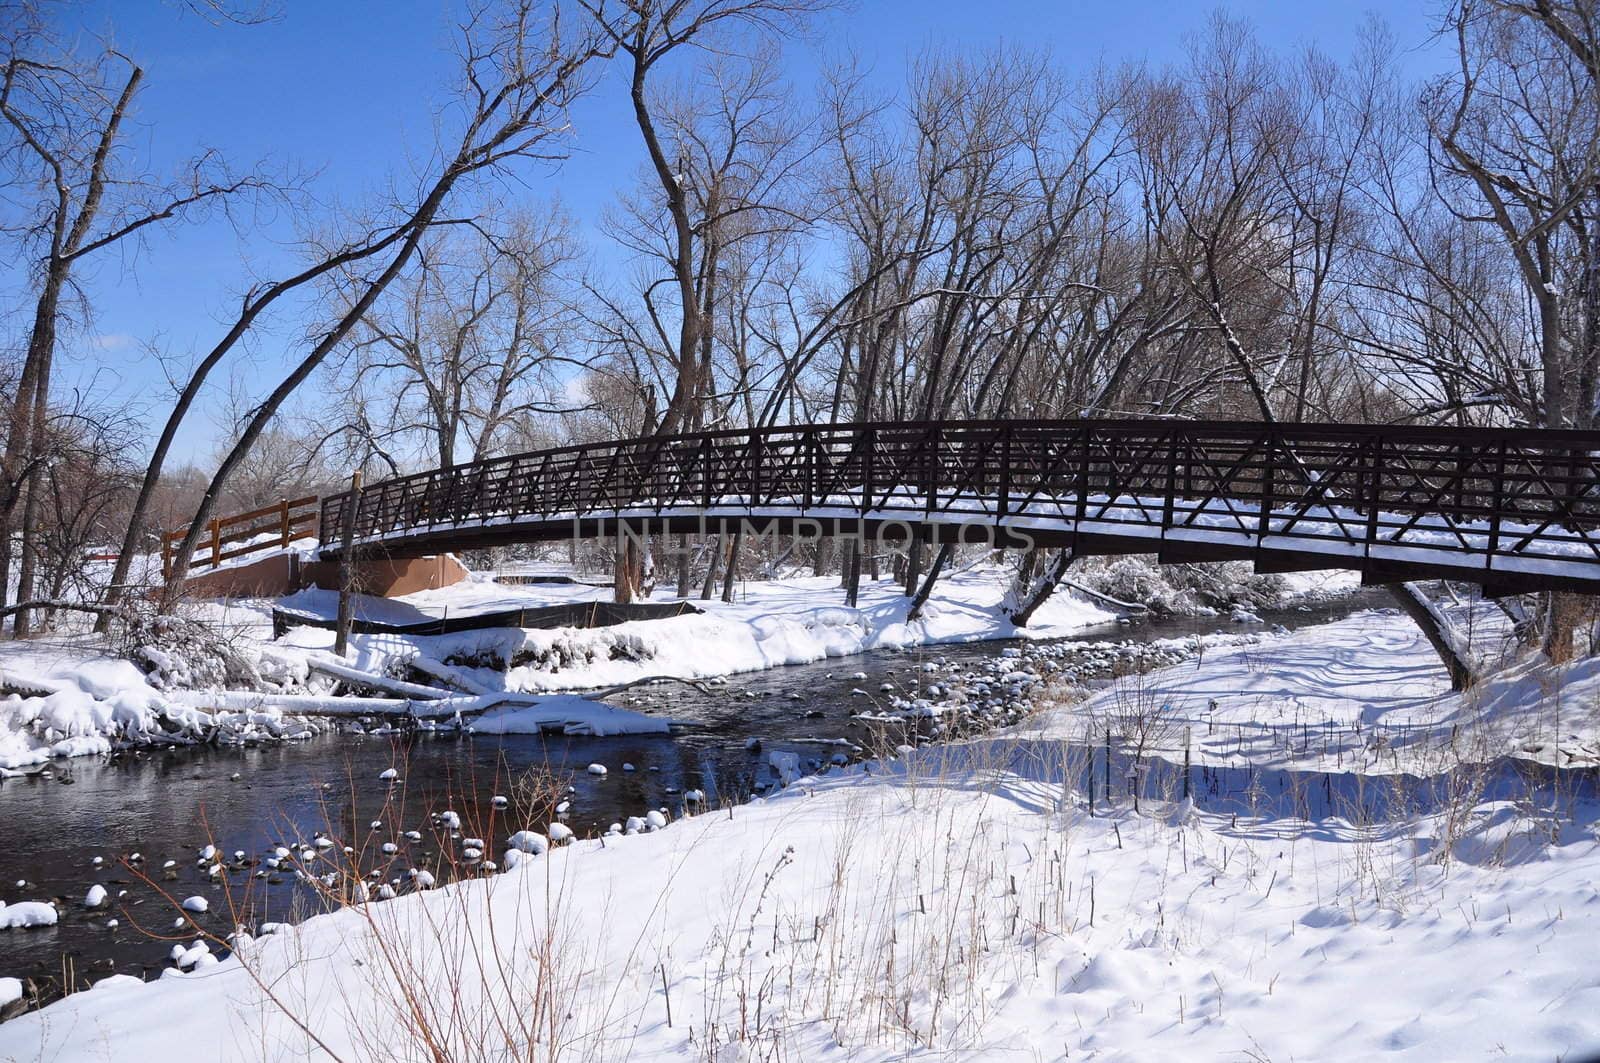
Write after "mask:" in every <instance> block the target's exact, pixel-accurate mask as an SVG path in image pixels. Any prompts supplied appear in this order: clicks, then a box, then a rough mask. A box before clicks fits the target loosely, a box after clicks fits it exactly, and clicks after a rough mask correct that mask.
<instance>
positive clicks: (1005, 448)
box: [994, 422, 1011, 528]
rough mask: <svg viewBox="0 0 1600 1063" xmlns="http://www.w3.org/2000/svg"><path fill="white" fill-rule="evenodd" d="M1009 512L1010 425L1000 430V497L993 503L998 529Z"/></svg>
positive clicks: (1003, 426) (1007, 424)
mask: <svg viewBox="0 0 1600 1063" xmlns="http://www.w3.org/2000/svg"><path fill="white" fill-rule="evenodd" d="M1010 512H1011V425H1010V423H1009V422H1008V423H1006V424H1005V425H1002V426H1001V428H1000V496H999V498H998V499H996V501H995V507H994V521H995V527H996V528H998V527H999V526H1000V525H1001V524H1003V523H1004V522H1005V519H1006V517H1007V515H1008V514H1009V513H1010Z"/></svg>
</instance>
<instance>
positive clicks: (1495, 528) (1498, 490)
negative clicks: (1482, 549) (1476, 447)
mask: <svg viewBox="0 0 1600 1063" xmlns="http://www.w3.org/2000/svg"><path fill="white" fill-rule="evenodd" d="M1506 447H1507V443H1506V441H1505V440H1504V439H1502V440H1500V445H1499V447H1497V448H1496V450H1495V461H1494V481H1493V482H1492V483H1491V484H1490V485H1489V493H1490V500H1491V505H1490V511H1489V543H1488V550H1487V552H1486V554H1485V556H1484V559H1483V568H1484V571H1486V572H1487V571H1489V570H1490V569H1493V568H1494V556H1495V554H1496V553H1497V552H1499V550H1500V509H1501V507H1502V506H1504V505H1505V499H1506Z"/></svg>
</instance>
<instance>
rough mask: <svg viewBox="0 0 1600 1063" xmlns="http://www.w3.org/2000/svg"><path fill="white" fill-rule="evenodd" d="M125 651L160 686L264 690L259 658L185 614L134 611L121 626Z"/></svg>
mask: <svg viewBox="0 0 1600 1063" xmlns="http://www.w3.org/2000/svg"><path fill="white" fill-rule="evenodd" d="M122 628H123V631H122V644H123V654H124V656H126V657H127V658H128V660H130V661H132V662H133V663H134V664H135V665H137V666H138V668H139V670H140V671H142V672H144V673H145V678H146V680H147V681H148V682H149V684H150V685H151V686H153V687H156V688H157V689H160V690H173V689H185V690H241V689H243V690H259V689H261V688H262V686H263V682H262V676H261V673H260V672H259V671H258V670H257V669H256V666H255V663H254V662H253V661H251V660H250V658H248V657H246V656H245V655H244V654H243V653H241V652H240V651H239V650H238V649H237V648H236V647H235V646H233V644H232V643H230V642H229V641H228V640H227V639H225V638H223V637H222V636H221V635H219V634H218V633H217V631H216V630H215V628H213V627H211V626H208V625H206V624H203V623H200V622H198V621H195V620H189V619H186V618H184V617H181V616H164V615H161V614H158V613H154V612H150V613H145V612H135V613H132V614H130V615H129V616H128V618H127V619H126V621H125V622H124V624H123V625H122Z"/></svg>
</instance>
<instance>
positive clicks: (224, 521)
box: [161, 495, 318, 579]
mask: <svg viewBox="0 0 1600 1063" xmlns="http://www.w3.org/2000/svg"><path fill="white" fill-rule="evenodd" d="M317 502H318V499H317V496H316V495H309V496H307V497H305V498H295V499H287V498H286V499H284V500H282V501H281V502H278V503H276V504H275V505H271V506H262V507H261V508H260V509H253V510H251V511H250V512H248V513H236V514H234V515H233V516H229V517H217V518H215V519H213V520H212V521H211V522H210V524H208V525H207V528H206V530H207V535H206V538H205V539H203V540H201V544H200V546H199V547H197V548H196V549H195V554H194V558H193V560H192V561H191V562H190V567H191V569H193V570H199V569H202V568H216V567H218V566H220V565H222V564H224V563H225V562H228V561H232V560H236V559H238V558H241V557H248V556H250V555H251V554H260V553H266V552H268V551H275V550H286V549H288V548H289V546H290V544H291V543H294V542H297V541H299V540H301V539H314V538H316V536H317V513H318V509H317ZM188 534H189V525H185V526H184V527H182V528H179V529H178V530H177V531H171V532H167V533H166V534H165V535H163V536H162V537H161V576H162V578H163V579H166V578H168V577H170V576H171V575H172V551H173V550H174V549H175V548H176V547H177V546H178V544H180V543H182V542H183V539H184V536H186V535H188Z"/></svg>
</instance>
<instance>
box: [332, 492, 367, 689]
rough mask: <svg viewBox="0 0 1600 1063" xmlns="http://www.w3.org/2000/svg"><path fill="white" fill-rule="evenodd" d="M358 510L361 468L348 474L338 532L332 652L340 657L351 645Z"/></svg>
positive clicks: (359, 504)
mask: <svg viewBox="0 0 1600 1063" xmlns="http://www.w3.org/2000/svg"><path fill="white" fill-rule="evenodd" d="M360 512H361V470H360V469H357V470H356V471H355V472H353V473H351V474H350V501H349V502H347V503H346V504H345V513H344V527H343V528H342V529H340V533H339V546H340V550H339V619H338V622H337V623H336V624H335V626H334V634H333V652H334V655H335V656H338V657H343V656H344V654H345V651H346V650H348V649H349V648H350V625H351V624H352V622H353V621H354V618H355V601H354V588H353V587H352V586H351V584H352V583H354V582H355V561H354V559H353V558H352V557H351V556H350V555H351V554H353V553H354V552H355V550H354V545H355V540H356V515H357V514H358V513H360Z"/></svg>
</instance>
